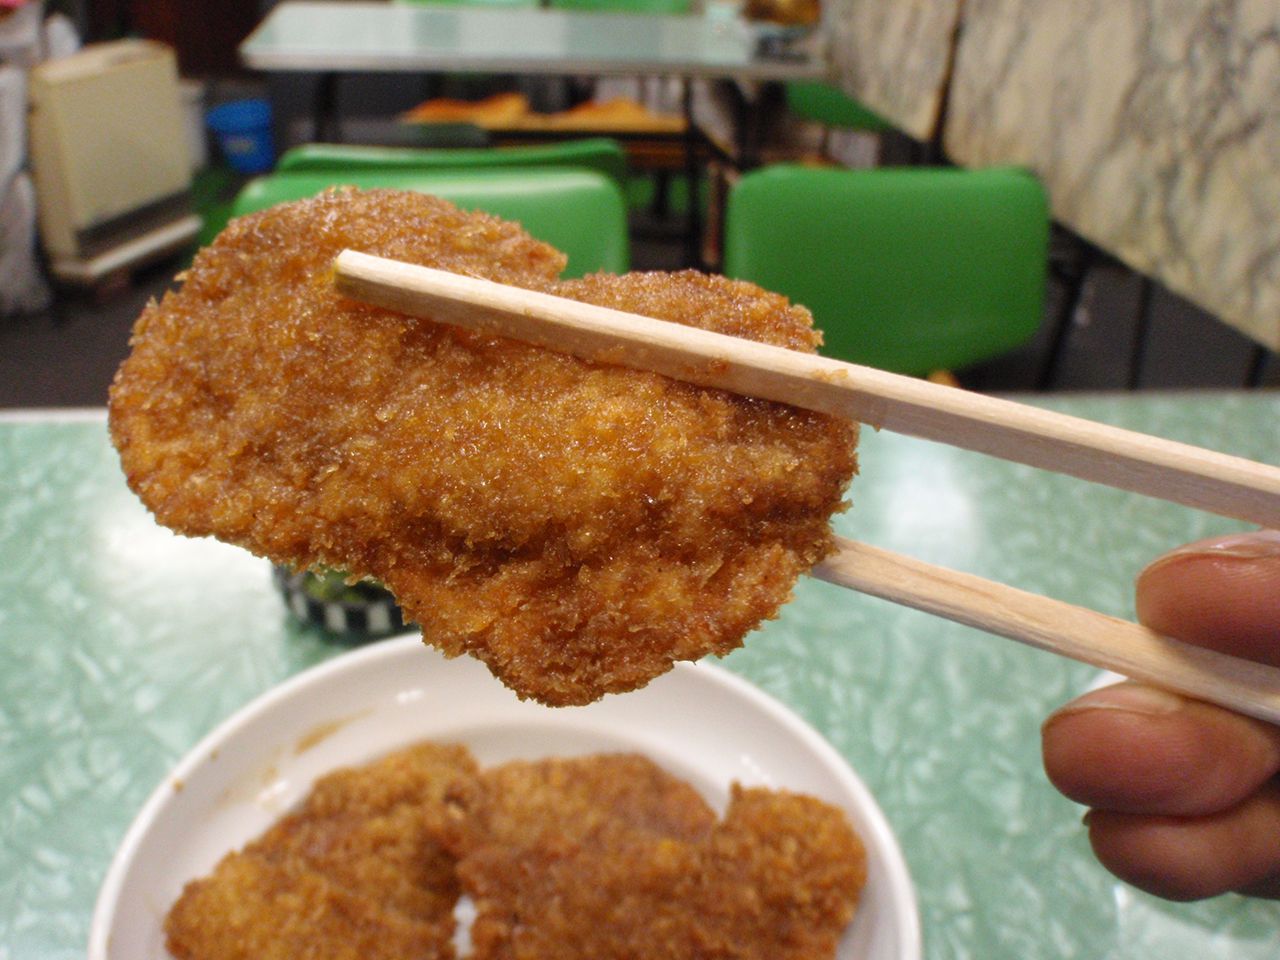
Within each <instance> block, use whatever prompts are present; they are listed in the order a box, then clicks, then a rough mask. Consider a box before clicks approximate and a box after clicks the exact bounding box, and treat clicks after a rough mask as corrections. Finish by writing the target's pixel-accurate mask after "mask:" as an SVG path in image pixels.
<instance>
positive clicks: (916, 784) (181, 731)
mask: <svg viewBox="0 0 1280 960" xmlns="http://www.w3.org/2000/svg"><path fill="white" fill-rule="evenodd" d="M1051 405H1052V406H1053V407H1055V408H1057V409H1061V410H1064V411H1067V412H1070V413H1075V414H1078V415H1082V416H1086V417H1089V418H1092V419H1096V420H1102V421H1106V422H1112V423H1116V424H1118V425H1120V426H1125V427H1129V428H1133V429H1139V430H1144V431H1146V432H1149V433H1154V434H1157V435H1160V436H1166V437H1170V438H1172V439H1177V440H1183V441H1189V442H1192V443H1198V444H1202V445H1205V446H1211V447H1214V448H1216V449H1221V450H1224V451H1227V452H1230V453H1236V454H1240V455H1243V456H1246V457H1250V458H1253V459H1258V460H1264V461H1267V462H1270V463H1276V462H1280V395H1277V394H1267V393H1253V394H1248V395H1246V394H1198V393H1197V394H1183V395H1177V396H1151V395H1127V396H1099V397H1080V398H1071V399H1056V400H1054V401H1053V402H1052V404H1051ZM862 449H863V460H864V469H863V474H862V476H861V477H860V478H859V479H858V480H857V481H856V482H855V485H854V488H853V499H854V502H855V506H854V509H853V510H851V511H850V512H849V513H848V514H846V515H844V516H843V517H841V518H840V519H839V520H838V524H837V525H838V529H839V532H841V533H843V534H845V535H848V536H852V537H855V538H858V539H862V540H866V541H868V542H870V543H873V544H877V545H880V546H885V547H888V548H891V549H894V550H898V551H901V552H904V553H907V554H910V555H913V556H917V557H920V558H921V559H924V560H928V561H931V562H934V563H939V564H942V565H944V566H948V567H953V568H956V569H960V570H966V571H969V572H973V573H976V574H980V575H982V576H985V577H989V578H991V579H996V580H1001V581H1004V582H1006V583H1010V584H1013V585H1015V586H1020V587H1023V588H1026V589H1031V590H1036V591H1038V592H1042V593H1046V594H1049V595H1051V596H1055V597H1058V598H1060V599H1063V600H1068V601H1071V602H1075V603H1081V604H1086V605H1089V606H1092V607H1094V608H1095V609H1098V610H1102V611H1104V612H1108V613H1113V614H1118V615H1121V616H1126V617H1128V616H1132V592H1131V584H1132V580H1133V577H1134V575H1135V574H1136V573H1137V571H1138V570H1139V569H1140V568H1141V567H1142V565H1143V564H1144V562H1145V561H1147V560H1148V559H1149V558H1151V557H1153V556H1154V555H1155V554H1157V553H1158V552H1160V551H1162V550H1164V549H1167V548H1169V547H1171V546H1174V545H1176V544H1178V543H1181V542H1183V541H1186V540H1189V539H1192V538H1195V537H1201V536H1207V535H1210V534H1213V533H1217V532H1225V531H1229V530H1233V529H1239V528H1240V525H1239V524H1236V523H1233V522H1231V521H1227V520H1222V519H1220V518H1216V517H1213V516H1210V515H1208V514H1202V513H1198V512H1195V511H1192V510H1188V509H1185V508H1182V507H1176V506H1173V505H1170V504H1166V503H1161V502H1157V501H1154V500H1148V499H1145V498H1142V497H1138V496H1134V495H1130V494H1124V493H1120V492H1117V491H1112V490H1109V489H1105V488H1100V487H1095V486H1092V485H1090V484H1086V483H1083V482H1081V481H1076V480H1071V479H1068V478H1064V477H1059V476H1052V475H1048V474H1043V473H1039V472H1037V471H1034V470H1031V469H1029V468H1024V467H1018V466H1014V465H1011V464H1007V463H1002V462H997V461H993V460H989V459H987V458H984V457H981V456H978V455H976V454H970V453H965V452H962V451H957V450H952V449H950V448H947V447H941V446H937V445H934V444H928V443H924V442H921V441H915V440H909V439H905V438H902V437H898V436H894V435H891V434H886V433H881V434H877V433H873V432H872V431H867V435H866V437H865V439H864V441H863V447H862ZM0 555H2V556H3V564H2V565H0V588H2V589H0V645H2V649H0V655H2V657H3V660H2V661H0V662H2V663H3V667H0V960H61V958H68V960H69V958H73V957H80V956H82V955H83V953H84V949H85V943H86V938H87V934H88V929H89V920H90V914H91V911H92V908H93V902H94V898H95V896H96V892H97V888H98V885H99V883H100V882H101V879H102V876H103V874H104V872H105V870H106V868H107V864H108V862H109V861H110V859H111V856H112V854H113V852H114V850H115V847H116V845H117V843H118V842H119V841H120V838H121V836H122V835H123V833H124V831H125V829H126V827H127V826H128V824H129V822H130V821H131V820H132V818H133V816H134V814H135V812H136V810H137V809H138V807H139V806H140V805H141V804H142V802H143V800H144V799H145V798H146V796H147V795H148V794H149V793H150V791H151V790H152V788H153V787H154V786H155V784H156V783H157V782H158V781H159V780H160V778H161V777H162V776H163V775H164V773H165V771H166V770H167V769H168V768H169V767H170V765H171V764H173V762H174V761H176V760H177V759H178V758H179V757H180V756H181V755H182V754H183V753H184V752H185V751H186V750H187V749H188V748H189V747H190V746H192V745H193V744H194V743H195V742H196V741H197V740H198V739H199V738H200V737H201V736H203V735H204V734H205V733H206V732H207V731H209V730H210V729H211V728H212V727H213V726H214V725H215V724H216V723H217V722H218V721H220V720H222V719H223V718H224V717H226V716H227V715H228V714H230V713H231V712H232V711H234V710H235V709H236V708H237V707H239V706H241V705H242V704H244V703H245V702H246V701H248V700H250V699H251V698H253V697H254V696H256V695H257V694H259V693H261V692H263V691H264V690H266V689H268V688H269V687H271V686H273V685H274V684H276V683H277V682H278V681H280V680H281V679H283V678H285V677H287V676H290V675H291V674H293V673H296V672H297V671H298V670H300V669H302V668H303V667H306V666H309V665H311V664H313V663H316V662H317V661H320V660H324V659H326V658H328V657H332V656H334V655H336V654H337V653H339V652H341V651H342V650H343V649H344V648H343V647H342V646H341V645H340V644H337V643H335V642H334V641H332V640H329V639H326V638H325V637H324V636H323V635H321V634H320V633H318V632H314V631H312V630H310V629H305V628H302V627H299V626H297V625H295V624H294V623H293V622H291V621H290V619H289V618H288V616H287V615H286V613H285V610H284V608H283V606H282V604H281V602H280V600H279V598H278V596H277V595H276V593H275V592H274V588H273V586H272V582H271V573H270V568H269V566H268V564H267V563H266V561H263V560H260V559H257V558H255V557H252V556H250V555H248V554H247V553H245V552H243V551H241V550H239V549H236V548H234V547H229V546H225V545H223V544H219V543H213V542H209V541H199V540H187V539H183V538H179V537H176V536H173V535H171V534H170V533H168V532H167V531H165V530H163V529H161V528H159V527H157V526H156V525H155V523H154V522H152V520H151V519H150V517H149V516H148V515H147V514H146V513H145V511H144V510H143V509H142V507H141V506H140V505H139V504H138V502H137V501H136V500H135V499H134V497H133V496H132V494H130V492H129V491H128V490H127V488H126V487H125V485H124V482H123V479H122V477H121V474H120V469H119V466H118V463H117V461H116V458H115V454H114V452H113V451H112V449H111V447H110V445H109V444H108V442H107V438H106V433H105V423H104V420H103V417H102V415H101V413H100V412H96V411H95V412H88V413H84V414H80V413H72V414H56V415H55V414H40V413H31V414H24V413H17V414H13V415H10V416H7V417H0ZM726 662H727V664H728V666H729V667H730V668H731V669H732V670H734V671H736V672H738V673H740V674H742V675H743V676H746V677H748V678H750V679H751V680H752V681H754V682H755V683H757V684H759V685H760V686H761V687H763V688H765V689H766V690H768V691H769V692H771V693H773V694H774V695H775V696H777V697H779V698H781V699H782V700H784V701H786V702H787V703H789V704H791V705H792V706H793V707H794V708H795V709H796V710H798V711H799V712H800V713H801V714H803V715H804V716H805V717H807V718H808V719H809V720H810V721H811V722H812V723H813V724H815V725H816V726H817V727H818V729H820V730H822V731H823V732H824V733H825V734H826V735H827V736H828V737H829V738H830V740H831V741H832V742H833V743H834V744H835V746H836V748H837V749H839V750H840V751H841V752H843V753H844V755H845V756H846V757H848V759H849V760H850V761H851V762H852V764H853V766H854V767H855V768H856V769H857V770H858V772H859V773H860V774H861V776H862V777H863V778H864V779H865V780H866V782H867V784H868V786H869V787H870V788H871V790H872V791H873V792H874V793H875V794H876V796H877V797H878V799H879V801H880V803H881V805H882V806H883V807H884V809H885V811H886V813H887V815H888V817H889V819H890V821H891V822H892V823H893V825H894V827H895V829H896V830H897V832H898V836H899V838H900V840H901V843H902V845H903V848H904V851H905V853H906V856H907V860H908V862H909V864H910V868H911V870H912V872H913V874H914V878H915V881H916V883H917V886H918V891H919V899H920V907H921V917H922V922H923V927H924V938H925V950H926V955H927V956H928V957H929V958H931V960H942V958H974V960H1000V958H1006V957H1007V958H1010V960H1014V958H1016V960H1061V958H1065V957H1081V958H1089V960H1094V958H1102V957H1106V958H1111V960H1148V958H1160V960H1182V958H1185V960H1203V958H1206V957H1226V956H1229V957H1231V958H1233V960H1250V958H1255V957H1256V958H1262V957H1268V958H1271V957H1274V956H1276V954H1277V945H1278V944H1280V904H1275V903H1270V902H1260V901H1259V902H1255V901H1249V900H1245V899H1243V898H1236V897H1224V898H1219V899H1217V900H1214V901H1210V902H1207V903H1200V904H1191V905H1175V904H1166V903H1162V902H1160V901H1157V900H1155V899H1153V898H1150V897H1147V896H1145V895H1142V894H1140V893H1137V892H1135V891H1133V890H1132V889H1130V888H1127V887H1125V886H1124V885H1123V884H1120V883H1118V882H1116V881H1114V880H1113V879H1111V878H1110V877H1109V876H1108V875H1107V874H1106V873H1105V872H1104V871H1103V870H1102V869H1101V868H1099V867H1098V866H1096V865H1095V863H1094V862H1093V860H1092V859H1091V857H1090V855H1089V851H1088V846H1087V843H1086V840H1085V836H1084V831H1083V828H1082V827H1081V826H1080V810H1079V809H1077V808H1076V807H1074V806H1073V805H1072V804H1071V803H1069V802H1068V801H1067V800H1065V799H1062V798H1061V797H1059V796H1058V795H1057V794H1056V793H1055V792H1054V791H1053V790H1052V788H1051V787H1050V786H1049V785H1048V783H1047V782H1046V780H1045V778H1044V775H1043V773H1042V772H1041V768H1040V757H1039V725H1040V721H1041V719H1042V718H1043V717H1044V716H1045V714H1046V713H1048V712H1049V711H1050V710H1051V709H1053V707H1054V706H1056V705H1057V704H1059V703H1061V702H1063V701H1064V700H1066V699H1068V698H1069V697H1071V696H1072V695H1073V694H1074V693H1075V692H1076V691H1078V690H1080V689H1081V688H1083V687H1084V686H1086V685H1087V684H1088V683H1089V682H1090V681H1091V680H1092V678H1093V677H1094V674H1095V671H1093V670H1092V669H1091V668H1089V667H1086V666H1082V665H1079V664H1073V663H1070V662H1067V661H1065V660H1060V659H1058V658H1055V657H1053V656H1051V655H1049V654H1045V653H1041V652H1037V651H1033V650H1030V649H1027V648H1023V647H1021V646H1019V645H1017V644H1014V643H1011V642H1009V641H1006V640H999V639H996V638H994V637H990V636H986V635H984V634H980V633H977V632H975V631H973V630H969V629H966V628H963V627H959V626H955V625H952V624H948V623H945V622H942V621H939V620H935V619H932V618H930V617H928V616H926V615H924V614H920V613H917V612H914V611H909V610H905V609H900V608H897V607H894V606H892V605H890V604H887V603H885V602H883V601H879V600H874V599H870V598H867V597H863V596H860V595H856V594H852V593H848V592H846V591H842V590H840V589H839V588H836V587H832V586H830V585H827V584H823V583H819V582H816V581H810V580H805V581H804V582H802V583H801V584H800V585H799V588H798V590H797V594H796V599H795V601H794V602H793V603H792V604H790V605H789V606H788V607H787V608H786V609H785V610H784V612H783V613H782V616H781V617H780V618H779V619H778V620H776V621H774V622H771V623H769V624H767V625H766V626H765V627H764V628H763V629H762V630H761V631H759V632H758V633H757V634H755V635H753V636H752V637H750V638H749V640H748V643H747V646H746V647H745V648H744V649H743V650H741V651H739V652H738V653H735V654H734V655H732V656H730V657H729V658H728V659H727V661H726Z"/></svg>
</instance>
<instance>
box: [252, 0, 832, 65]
mask: <svg viewBox="0 0 1280 960" xmlns="http://www.w3.org/2000/svg"><path fill="white" fill-rule="evenodd" d="M769 32H770V28H768V27H763V26H758V25H752V24H749V23H747V22H746V21H744V20H741V19H737V18H733V17H726V16H693V15H690V16H673V15H641V14H621V13H595V12H587V11H576V10H543V9H492V8H483V7H466V6H437V5H428V6H419V5H414V4H398V3H369V2H354V3H353V2H329V3H307V2H286V3H281V4H279V5H278V6H277V7H275V8H274V9H273V10H272V11H271V13H270V14H268V15H267V18H266V19H265V20H264V21H263V22H262V23H261V24H260V25H259V26H258V28H257V29H256V30H254V31H253V33H251V34H250V35H249V37H248V38H247V39H246V40H245V41H244V43H242V44H241V46H240V56H241V58H242V59H243V60H244V62H245V64H246V65H248V66H250V67H252V68H254V69H259V70H306V71H373V72H393V71H436V70H447V71H456V72H469V71H473V72H479V73H523V74H555V75H568V74H589V75H594V76H601V75H632V74H646V73H648V74H655V73H656V74H671V75H682V76H690V77H708V78H734V79H742V80H787V79H801V78H806V77H818V76H822V75H823V74H825V72H826V63H825V60H824V58H823V57H822V56H820V55H818V54H815V53H812V52H798V53H796V54H795V55H794V56H788V57H785V58H779V57H776V56H768V55H765V54H763V53H762V52H761V49H760V41H761V38H762V37H765V36H766V35H767V34H768V33H769Z"/></svg>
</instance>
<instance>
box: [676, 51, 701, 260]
mask: <svg viewBox="0 0 1280 960" xmlns="http://www.w3.org/2000/svg"><path fill="white" fill-rule="evenodd" d="M681 83H682V85H683V86H682V88H681V91H680V92H681V105H682V107H683V109H684V126H685V129H684V175H685V180H686V182H687V184H688V194H689V195H688V200H687V203H688V208H687V210H686V214H685V216H686V222H685V250H684V260H685V265H686V266H690V267H701V266H702V208H701V205H700V204H699V202H698V195H699V192H700V191H699V186H700V185H701V183H700V181H701V176H700V173H701V171H700V170H699V164H698V149H699V143H698V132H699V131H698V125H697V124H696V123H694V119H693V80H692V79H690V78H689V77H684V78H682V80H681Z"/></svg>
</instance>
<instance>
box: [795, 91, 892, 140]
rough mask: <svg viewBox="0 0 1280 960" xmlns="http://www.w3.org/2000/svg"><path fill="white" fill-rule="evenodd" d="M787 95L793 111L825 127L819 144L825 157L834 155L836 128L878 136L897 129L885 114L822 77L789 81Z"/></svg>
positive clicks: (800, 116)
mask: <svg viewBox="0 0 1280 960" xmlns="http://www.w3.org/2000/svg"><path fill="white" fill-rule="evenodd" d="M783 95H784V97H785V99H786V105H787V111H788V112H789V113H791V114H792V115H793V116H796V117H799V118H800V119H802V120H808V121H809V122H810V123H816V124H818V125H820V126H821V127H822V143H821V145H820V146H819V153H820V155H821V157H822V158H826V157H828V156H829V155H830V152H831V133H832V131H833V130H851V131H856V132H858V133H870V134H876V135H880V134H884V133H889V132H891V131H892V130H893V125H892V124H891V123H889V121H887V120H885V119H884V117H882V116H880V115H879V114H878V113H873V112H872V111H870V110H868V109H867V108H866V107H864V106H863V105H862V104H861V103H859V102H858V101H857V100H855V99H853V97H851V96H849V95H848V94H847V93H845V92H844V91H843V90H841V89H840V88H839V87H835V86H832V85H831V84H829V83H823V82H822V81H820V80H792V81H789V82H788V83H787V84H786V85H785V86H784V88H783ZM881 148H883V138H882V139H881Z"/></svg>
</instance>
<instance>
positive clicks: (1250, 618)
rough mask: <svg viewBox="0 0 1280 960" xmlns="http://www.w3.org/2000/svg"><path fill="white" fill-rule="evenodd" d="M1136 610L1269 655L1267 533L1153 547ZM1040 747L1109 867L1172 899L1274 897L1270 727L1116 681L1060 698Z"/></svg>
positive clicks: (1271, 595) (1188, 632)
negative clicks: (1158, 550)
mask: <svg viewBox="0 0 1280 960" xmlns="http://www.w3.org/2000/svg"><path fill="white" fill-rule="evenodd" d="M1137 608H1138V619H1139V620H1140V621H1141V622H1142V623H1144V624H1145V625H1147V626H1148V627H1150V628H1152V629H1153V630H1156V631H1157V632H1159V633H1163V634H1166V635H1168V636H1170V637H1176V638H1178V639H1179V640H1184V641H1187V642H1189V643H1194V644H1198V645H1199V646H1203V647H1212V648H1213V649H1215V650H1220V651H1223V652H1224V653H1230V654H1234V655H1236V656H1240V657H1245V658H1248V659H1250V660H1257V661H1260V662H1262V663H1269V664H1273V665H1276V666H1280V531H1274V530H1264V531H1259V532H1256V533H1250V534H1241V535H1235V536H1229V537H1219V538H1215V539H1212V540H1202V541H1198V542H1197V543H1193V544H1188V545H1187V546H1185V547H1181V548H1179V549H1177V550H1174V551H1173V552H1171V553H1168V554H1165V555H1164V556H1162V557H1160V558H1158V559H1157V560H1156V561H1155V562H1153V563H1152V564H1151V565H1150V566H1149V567H1147V568H1146V569H1145V570H1144V571H1143V572H1142V573H1141V574H1140V575H1139V576H1138V582H1137ZM1042 745H1043V750H1044V764H1045V770H1046V771H1047V773H1048V774H1049V779H1050V780H1051V781H1052V782H1053V784H1054V786H1056V787H1057V788H1058V789H1059V790H1061V791H1062V792H1063V793H1064V794H1066V795H1067V796H1068V797H1070V798H1071V799H1073V800H1076V801H1078V802H1080V803H1083V804H1085V805H1087V806H1088V807H1090V811H1089V813H1088V815H1087V816H1086V818H1085V822H1086V823H1087V825H1088V829H1089V840H1090V842H1091V843H1092V844H1093V850H1094V853H1095V855H1096V856H1097V857H1098V859H1099V860H1100V861H1101V862H1102V864H1103V865H1104V866H1105V867H1106V868H1107V869H1108V870H1110V871H1111V872H1112V873H1114V874H1115V875H1116V876H1118V877H1120V878H1121V879H1123V880H1126V881H1128V882H1129V883H1131V884H1133V885H1134V886H1136V887H1140V888H1142V889H1144V890H1147V891H1149V892H1151V893H1154V894H1157V895H1158V896H1162V897H1166V898H1168V899H1171V900H1196V899H1200V898H1202V897H1210V896H1214V895H1216V894H1219V893H1225V892H1227V891H1231V890H1234V891H1238V892H1240V893H1246V894H1251V895H1255V896H1266V897H1275V898H1280V777H1277V772H1280V727H1274V726H1271V725H1270V724H1267V723H1263V722H1261V721H1259V720H1253V719H1251V718H1248V717H1243V716H1240V715H1238V714H1235V713H1232V712H1231V711H1229V710H1224V709H1222V708H1220V707H1215V706H1211V705H1210V704H1207V703H1202V702H1199V701H1196V700H1191V699H1189V698H1186V697H1182V696H1179V695H1176V694H1173V693H1168V692H1166V691H1163V690H1156V689H1153V688H1151V687H1146V686H1142V685H1139V684H1137V683H1129V682H1126V683H1121V684H1118V685H1116V686H1112V687H1107V688H1104V689H1102V690H1098V691H1096V692H1093V693H1089V694H1086V695H1085V696H1082V697H1080V698H1079V699H1077V700H1074V701H1072V702H1071V703H1069V704H1067V705H1066V706H1064V707H1062V708H1061V709H1060V710H1058V711H1057V712H1056V713H1054V714H1053V715H1052V716H1051V717H1049V719H1048V720H1047V721H1045V724H1044V728H1043V730H1042Z"/></svg>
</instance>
